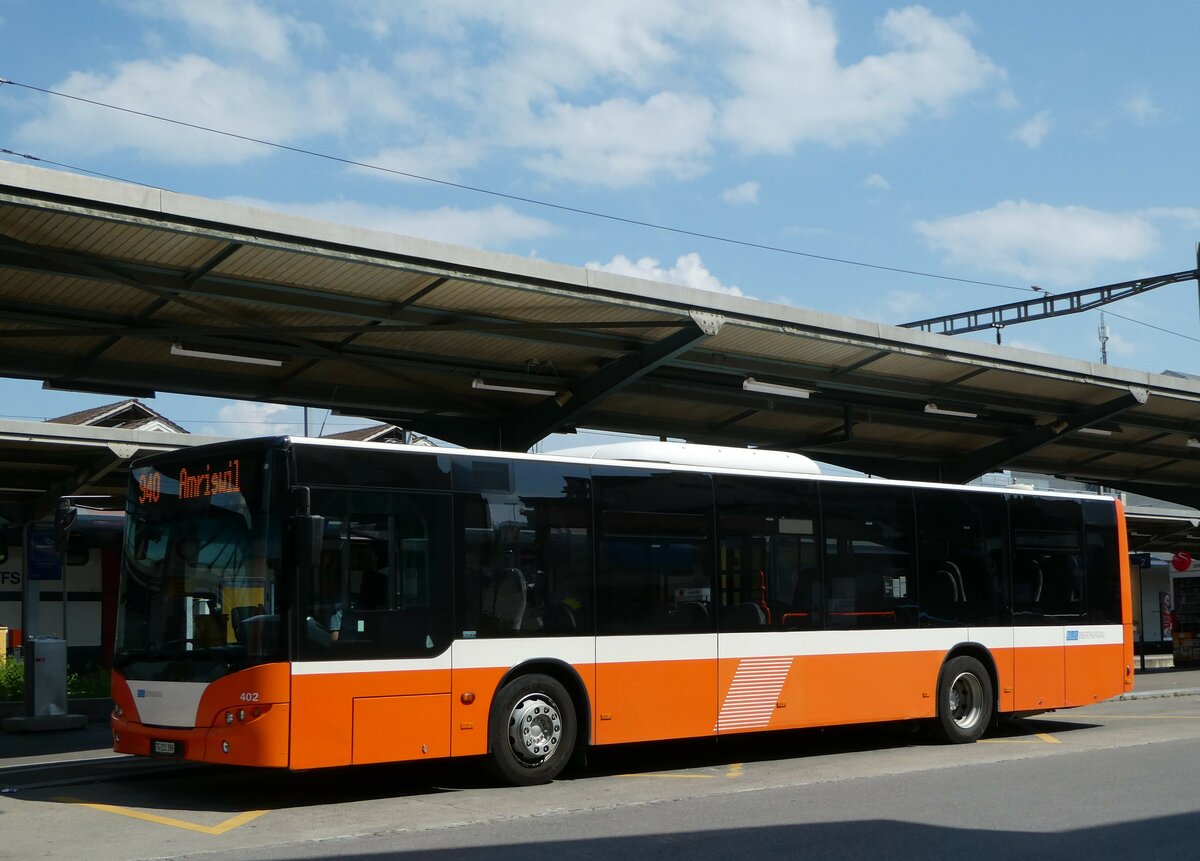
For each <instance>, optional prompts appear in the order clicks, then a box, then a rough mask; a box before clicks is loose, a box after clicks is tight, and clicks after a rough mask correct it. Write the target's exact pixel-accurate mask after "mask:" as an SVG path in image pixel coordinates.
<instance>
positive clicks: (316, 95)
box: [18, 54, 409, 164]
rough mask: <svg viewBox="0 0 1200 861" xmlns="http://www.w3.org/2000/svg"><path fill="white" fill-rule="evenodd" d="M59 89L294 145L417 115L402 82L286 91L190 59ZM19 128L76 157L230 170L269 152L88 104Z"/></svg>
mask: <svg viewBox="0 0 1200 861" xmlns="http://www.w3.org/2000/svg"><path fill="white" fill-rule="evenodd" d="M54 89H56V90H59V91H62V92H67V93H70V94H72V95H75V96H79V97H81V98H85V99H90V100H93V101H97V102H102V103H105V104H111V105H116V106H119V107H124V108H129V109H131V110H137V111H141V112H144V113H149V114H154V115H157V116H162V117H168V118H176V119H186V121H187V122H188V123H191V124H193V125H197V126H204V127H208V128H213V129H218V130H221V131H228V132H234V133H236V134H239V135H243V136H245V137H251V138H258V139H261V140H267V141H274V142H279V143H287V142H289V141H295V140H297V139H300V138H303V137H308V136H314V135H319V134H325V133H337V132H341V131H343V130H344V129H346V128H347V126H348V124H349V123H350V121H351V117H352V116H358V117H363V116H370V117H372V118H374V119H375V120H378V119H381V118H382V119H387V120H390V121H393V122H394V121H398V120H403V119H405V118H407V117H408V116H409V114H408V112H407V109H406V107H405V105H404V103H403V101H402V100H401V99H400V97H399V96H398V95H397V94H396V92H395V89H394V84H392V83H391V82H389V81H388V80H386V79H385V78H383V77H381V76H380V75H379V74H378V73H376V72H374V71H372V70H371V69H369V68H366V67H350V68H343V69H339V70H337V71H334V72H329V73H314V74H311V75H308V76H307V77H306V78H305V80H304V81H303V82H302V83H300V82H296V83H293V84H292V85H289V86H286V87H283V86H280V84H279V81H277V80H275V79H273V78H270V77H266V76H263V75H261V74H259V73H257V72H250V71H245V70H242V69H240V68H236V67H232V66H223V65H221V64H219V63H216V62H214V61H212V60H210V59H208V58H207V57H201V56H197V55H194V54H187V55H184V56H181V57H176V58H173V59H169V60H164V61H162V62H155V61H151V60H135V61H132V62H128V63H122V64H120V65H118V66H117V67H116V69H115V70H114V71H113V73H112V74H111V75H110V76H105V75H100V74H93V73H89V72H75V73H73V74H71V75H70V76H68V77H67V79H66V80H65V81H63V82H61V83H59V84H56V85H55V86H54ZM46 104H47V108H46V112H45V113H44V114H43V115H42V116H41V117H39V118H37V119H34V120H31V121H29V122H28V123H26V124H25V125H23V126H22V127H21V128H20V129H19V130H18V135H19V137H20V139H21V140H22V141H25V142H28V143H33V144H41V145H53V146H54V147H55V149H56V150H58V151H60V152H68V153H81V152H82V153H88V154H93V155H95V154H103V153H108V152H112V151H115V150H119V149H124V148H128V149H130V150H133V151H134V152H136V153H137V154H138V155H139V156H141V157H142V158H146V159H153V160H158V161H162V162H172V163H183V164H227V163H238V162H242V161H246V160H248V159H251V158H256V157H261V156H263V155H266V154H268V153H270V152H271V149H270V148H269V147H266V146H263V145H261V144H256V143H252V142H250V141H244V140H237V139H234V138H230V137H226V136H222V135H217V134H212V133H209V132H204V131H200V130H197V129H191V128H185V127H182V126H180V125H176V124H172V123H165V122H160V121H157V120H152V119H149V118H146V117H141V116H135V115H132V114H127V113H120V112H117V111H112V110H107V109H104V108H99V107H95V106H93V105H88V104H83V103H81V102H78V101H72V100H67V99H57V100H53V101H50V102H47V103H46Z"/></svg>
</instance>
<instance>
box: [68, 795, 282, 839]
mask: <svg viewBox="0 0 1200 861" xmlns="http://www.w3.org/2000/svg"><path fill="white" fill-rule="evenodd" d="M53 800H54V801H61V802H64V803H67V804H77V805H79V806H80V807H90V808H92V810H100V811H103V812H104V813H115V814H117V815H118V816H128V817H129V818H130V819H141V820H142V821H143V822H155V823H157V824H159V825H169V826H170V827H172V828H182V829H184V830H185V831H197V832H199V833H201V834H212V835H221V834H226V833H228V832H230V831H232V830H233V829H235V828H238V827H240V826H242V825H245V824H246V823H247V822H250V821H252V820H255V819H257V818H258V817H260V816H262V815H263V814H264V813H270V812H271V811H269V810H247V811H246V812H245V813H239V814H238V815H237V816H232V817H230V818H229V819H226V820H225V821H224V822H220V823H218V824H216V825H197V824H196V823H194V822H185V821H183V820H182V819H172V818H171V817H170V816H159V815H158V814H156V813H143V812H142V811H140V810H132V809H130V808H128V807H117V806H116V805H114V804H96V803H93V802H90V801H83V800H82V799H79V798H55V799H53Z"/></svg>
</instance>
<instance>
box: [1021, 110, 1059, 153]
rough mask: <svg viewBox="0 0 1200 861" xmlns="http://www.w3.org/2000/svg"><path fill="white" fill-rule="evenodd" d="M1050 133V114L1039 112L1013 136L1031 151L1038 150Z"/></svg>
mask: <svg viewBox="0 0 1200 861" xmlns="http://www.w3.org/2000/svg"><path fill="white" fill-rule="evenodd" d="M1049 133H1050V112H1049V111H1039V112H1038V113H1036V114H1034V116H1033V117H1032V118H1031V119H1029V120H1028V121H1027V122H1025V123H1024V124H1022V125H1021V127H1020V128H1018V129H1017V130H1016V131H1015V132H1013V133H1012V136H1013V138H1014V139H1015V140H1019V141H1020V142H1021V143H1023V144H1025V146H1027V147H1029V148H1030V149H1037V148H1038V147H1040V146H1041V145H1042V141H1044V140H1045V139H1046V135H1048V134H1049Z"/></svg>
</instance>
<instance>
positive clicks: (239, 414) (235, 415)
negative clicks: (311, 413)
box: [203, 401, 299, 437]
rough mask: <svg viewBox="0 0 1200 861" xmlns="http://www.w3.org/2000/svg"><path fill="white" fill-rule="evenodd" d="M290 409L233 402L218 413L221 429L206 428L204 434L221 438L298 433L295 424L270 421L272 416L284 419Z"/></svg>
mask: <svg viewBox="0 0 1200 861" xmlns="http://www.w3.org/2000/svg"><path fill="white" fill-rule="evenodd" d="M287 412H288V407H286V406H285V405H283V404H256V403H251V402H249V401H233V402H232V403H229V404H226V405H225V406H223V407H221V409H219V410H218V411H217V419H218V420H219V421H220V422H221V426H220V427H219V428H216V429H213V428H207V427H206V428H205V429H204V431H203V433H206V434H214V435H219V436H243V437H249V436H279V435H283V434H290V433H296V432H297V431H298V430H299V428H297V427H296V424H295V422H290V421H289V422H279V421H274V422H272V421H270V418H271V417H272V416H275V417H276V418H277V419H278V418H283V417H284V416H286V415H287Z"/></svg>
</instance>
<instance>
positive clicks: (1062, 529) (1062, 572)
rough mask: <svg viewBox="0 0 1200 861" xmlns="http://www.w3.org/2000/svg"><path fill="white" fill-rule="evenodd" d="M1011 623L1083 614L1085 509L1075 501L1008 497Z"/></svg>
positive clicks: (1078, 617) (1070, 619) (1075, 617)
mask: <svg viewBox="0 0 1200 861" xmlns="http://www.w3.org/2000/svg"><path fill="white" fill-rule="evenodd" d="M1009 512H1010V516H1011V519H1012V535H1013V573H1012V589H1013V623H1014V624H1017V625H1032V624H1041V623H1043V622H1050V621H1052V620H1061V621H1063V622H1077V621H1079V620H1082V619H1085V618H1086V617H1087V594H1086V593H1087V581H1086V576H1085V571H1084V567H1083V561H1084V560H1083V509H1082V505H1081V503H1080V501H1079V500H1078V499H1053V498H1051V499H1047V498H1038V497H1029V496H1010V497H1009Z"/></svg>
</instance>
